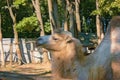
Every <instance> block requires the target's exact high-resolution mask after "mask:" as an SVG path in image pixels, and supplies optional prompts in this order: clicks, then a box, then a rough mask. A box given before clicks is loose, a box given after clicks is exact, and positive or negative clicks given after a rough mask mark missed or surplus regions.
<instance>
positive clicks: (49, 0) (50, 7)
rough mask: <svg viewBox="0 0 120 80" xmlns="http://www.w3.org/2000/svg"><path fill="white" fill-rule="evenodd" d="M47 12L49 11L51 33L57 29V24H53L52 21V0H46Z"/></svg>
mask: <svg viewBox="0 0 120 80" xmlns="http://www.w3.org/2000/svg"><path fill="white" fill-rule="evenodd" d="M48 10H49V18H50V25H51V32H52V33H53V30H54V29H57V24H56V23H55V19H54V12H53V3H52V0H48Z"/></svg>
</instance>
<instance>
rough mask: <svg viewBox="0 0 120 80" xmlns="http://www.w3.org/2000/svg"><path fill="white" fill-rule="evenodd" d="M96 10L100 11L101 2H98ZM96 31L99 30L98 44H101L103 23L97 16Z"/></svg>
mask: <svg viewBox="0 0 120 80" xmlns="http://www.w3.org/2000/svg"><path fill="white" fill-rule="evenodd" d="M96 9H97V10H98V9H99V2H98V0H96ZM96 29H97V37H98V44H99V43H100V42H101V22H100V15H96Z"/></svg>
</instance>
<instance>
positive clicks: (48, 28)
mask: <svg viewBox="0 0 120 80" xmlns="http://www.w3.org/2000/svg"><path fill="white" fill-rule="evenodd" d="M44 28H45V32H47V33H50V31H51V28H50V21H49V20H48V21H47V22H45V25H44Z"/></svg>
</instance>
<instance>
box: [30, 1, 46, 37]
mask: <svg viewBox="0 0 120 80" xmlns="http://www.w3.org/2000/svg"><path fill="white" fill-rule="evenodd" d="M32 4H33V6H34V8H35V10H36V11H35V13H36V15H37V18H38V21H39V24H40V29H41V30H40V35H41V36H44V35H45V32H44V26H43V20H42V14H41V10H40V2H39V0H32Z"/></svg>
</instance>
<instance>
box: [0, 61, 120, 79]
mask: <svg viewBox="0 0 120 80" xmlns="http://www.w3.org/2000/svg"><path fill="white" fill-rule="evenodd" d="M119 66H120V64H118V63H112V67H113V69H114V80H120V67H119ZM0 80H52V79H51V64H50V63H45V64H40V63H30V64H24V65H21V66H18V65H16V64H13V65H12V66H11V67H10V65H9V64H8V65H7V66H6V68H5V67H4V68H3V67H0Z"/></svg>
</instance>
